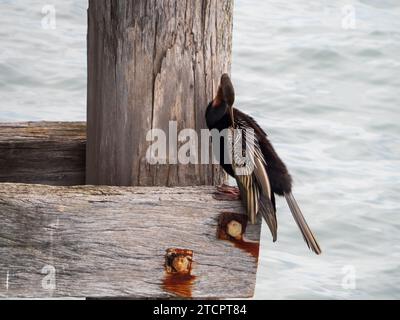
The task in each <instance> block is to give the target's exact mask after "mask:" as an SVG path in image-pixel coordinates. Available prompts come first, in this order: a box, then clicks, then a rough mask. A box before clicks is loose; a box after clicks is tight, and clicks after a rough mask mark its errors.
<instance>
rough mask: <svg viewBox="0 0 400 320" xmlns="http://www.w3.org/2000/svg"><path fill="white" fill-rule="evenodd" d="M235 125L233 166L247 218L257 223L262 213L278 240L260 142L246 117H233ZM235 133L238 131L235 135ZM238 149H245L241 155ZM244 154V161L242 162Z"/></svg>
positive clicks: (274, 213)
mask: <svg viewBox="0 0 400 320" xmlns="http://www.w3.org/2000/svg"><path fill="white" fill-rule="evenodd" d="M234 120H235V128H236V129H239V131H238V132H234V133H233V161H232V163H233V165H232V167H233V169H234V172H235V178H236V181H237V183H238V186H239V189H240V193H241V195H242V201H243V203H244V205H245V207H246V209H247V213H248V215H249V219H250V221H251V222H252V223H255V222H256V219H257V213H261V214H262V216H263V217H264V219H265V221H266V222H267V225H268V227H269V229H270V230H271V233H272V236H273V240H274V241H276V239H277V228H278V227H277V219H276V212H275V208H274V205H273V203H272V201H271V200H272V190H271V184H270V181H269V177H268V173H267V166H266V163H265V160H264V157H263V154H262V151H261V148H260V144H259V141H258V140H257V137H256V135H254V134H253V133H254V129H253V128H252V127H250V126H249V124H248V123H247V122H246V119H243V117H238V116H235V118H234ZM238 133H241V135H240V134H238ZM237 150H246V152H247V153H246V152H245V154H243V153H242V154H240V152H237ZM243 156H245V159H246V161H247V163H243Z"/></svg>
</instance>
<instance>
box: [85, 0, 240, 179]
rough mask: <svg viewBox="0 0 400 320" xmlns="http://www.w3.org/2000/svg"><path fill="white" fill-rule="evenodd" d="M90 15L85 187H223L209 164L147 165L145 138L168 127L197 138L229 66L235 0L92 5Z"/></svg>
mask: <svg viewBox="0 0 400 320" xmlns="http://www.w3.org/2000/svg"><path fill="white" fill-rule="evenodd" d="M88 15H89V26H88V112H87V115H88V144H87V145H88V147H87V160H88V161H87V183H88V184H95V185H99V184H100V185H122V186H132V185H139V186H140V185H145V186H154V185H156V186H191V185H213V184H219V183H221V181H222V180H223V179H224V176H223V175H222V174H221V170H220V168H219V167H218V166H214V165H211V164H210V165H198V164H191V165H182V164H171V162H172V161H170V162H169V164H170V165H159V166H155V165H149V163H148V162H147V161H146V158H145V155H146V151H147V146H148V145H149V144H148V142H147V141H146V135H147V133H148V132H149V130H151V129H161V130H164V132H166V133H168V129H169V122H170V121H176V124H177V129H178V131H181V130H182V129H187V128H190V129H194V130H196V131H197V133H198V136H199V137H200V130H201V129H204V128H206V125H205V119H204V115H205V110H206V107H207V105H208V103H209V101H211V99H212V98H213V96H214V95H215V93H216V89H217V86H218V83H219V79H220V77H221V75H222V74H223V73H226V72H230V68H231V51H232V50H231V49H232V26H233V0H218V1H215V0H202V1H198V0H188V1H185V2H182V1H180V0H168V1H167V0H149V1H131V0H111V1H98V0H90V1H89V10H88ZM167 138H168V136H167ZM169 142H177V138H176V136H174V135H172V136H171V141H170V140H169V139H168V143H169ZM198 154H200V147H199V149H198ZM172 158H174V157H173V156H171V157H170V158H169V160H171V159H172Z"/></svg>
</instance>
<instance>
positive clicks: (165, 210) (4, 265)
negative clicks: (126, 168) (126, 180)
mask: <svg viewBox="0 0 400 320" xmlns="http://www.w3.org/2000/svg"><path fill="white" fill-rule="evenodd" d="M214 191H215V189H214V188H213V187H196V188H157V187H152V188H140V187H134V188H131V187H126V188H123V187H92V186H81V187H51V186H43V185H22V184H0V257H1V259H0V297H1V298H7V297H14V298H15V297H35V298H43V297H133V298H143V297H146V298H148V297H152V298H170V297H176V296H183V297H194V298H210V297H218V298H228V297H251V296H252V295H253V292H254V287H255V282H256V271H257V259H256V257H255V256H257V254H258V244H254V243H253V244H252V243H250V244H249V243H247V244H246V245H244V243H241V242H237V243H236V245H235V242H230V241H226V240H218V239H217V237H216V233H217V227H218V220H219V216H220V214H221V212H227V211H228V212H237V213H242V212H243V211H242V206H241V204H240V202H238V201H233V202H232V201H229V202H226V201H218V200H216V199H214V198H213V193H214ZM259 235H260V225H254V226H248V230H247V233H246V237H248V238H249V239H253V240H259ZM168 248H182V249H189V250H193V252H194V256H193V257H194V262H193V270H192V276H193V277H191V278H185V279H183V280H182V279H180V280H179V279H178V280H177V278H175V277H173V276H168V275H166V272H165V271H164V266H163V265H164V256H165V252H166V250H167V249H168ZM249 248H251V249H250V250H248V249H249ZM245 249H246V250H245ZM251 253H252V254H251ZM254 253H256V254H254ZM52 272H55V278H54V279H55V282H52V280H54V279H53V277H52V275H53V273H52ZM53 285H54V286H53Z"/></svg>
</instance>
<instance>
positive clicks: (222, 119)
mask: <svg viewBox="0 0 400 320" xmlns="http://www.w3.org/2000/svg"><path fill="white" fill-rule="evenodd" d="M234 100H235V97H234V89H233V85H232V83H231V81H230V78H229V76H228V75H223V76H222V78H221V84H220V86H219V89H218V93H217V96H216V97H215V98H214V100H213V101H211V102H210V104H209V105H208V107H207V111H206V122H207V126H208V128H209V129H210V130H213V129H216V130H218V131H220V132H221V131H223V130H226V129H229V128H234V129H240V130H242V131H244V132H246V130H249V129H251V130H253V132H254V145H255V147H254V153H255V157H254V163H255V170H254V172H253V173H252V174H248V175H244V176H243V175H238V174H236V170H235V166H234V164H233V163H231V162H227V161H226V159H225V157H224V154H225V151H226V148H227V143H231V142H229V141H228V139H226V138H223V137H222V136H221V137H220V139H221V141H220V152H219V159H218V160H219V163H220V164H221V166H222V168H223V169H224V170H225V171H226V172H227V173H228V174H229V175H230V176H232V177H234V178H235V179H236V181H237V183H238V186H239V190H240V193H241V198H242V201H243V203H244V205H245V206H246V208H247V213H248V215H249V218H250V220H251V221H252V222H253V223H254V222H255V216H256V215H257V213H259V212H260V213H261V214H262V215H263V217H264V218H265V220H266V222H267V224H268V226H269V228H270V230H271V233H272V235H273V239H274V241H275V240H276V238H277V220H276V205H275V194H276V195H279V196H284V197H285V198H286V200H287V202H288V204H289V208H290V210H291V212H292V214H293V217H294V219H295V221H296V223H297V225H298V226H299V228H300V230H301V232H302V235H303V237H304V240H305V241H306V243H307V245H308V246H309V247H310V248H311V249H312V250H313V251H314V252H316V253H317V254H320V253H321V250H320V248H319V245H318V242H317V241H316V239H315V237H314V235H313V233H312V232H311V230H310V228H309V227H308V225H307V222H306V221H305V219H304V217H303V215H302V213H301V211H300V208H299V206H298V205H297V202H296V200H295V199H294V197H293V194H292V178H291V176H290V174H289V171H288V169H287V167H286V165H285V164H284V162H283V161H282V160H281V158H280V157H279V156H278V154H277V152H276V151H275V149H274V147H273V146H272V144H271V142H270V141H269V140H268V137H267V134H266V133H265V131H264V130H263V129H262V128H261V127H260V126H259V125H258V124H257V122H256V121H255V120H254V119H253V118H252V117H250V116H249V115H247V114H245V113H243V112H241V111H239V110H238V109H236V108H233V103H234ZM245 140H246V138H245ZM242 148H245V144H243V146H242Z"/></svg>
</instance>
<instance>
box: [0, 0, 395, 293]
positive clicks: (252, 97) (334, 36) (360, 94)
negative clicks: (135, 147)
mask: <svg viewBox="0 0 400 320" xmlns="http://www.w3.org/2000/svg"><path fill="white" fill-rule="evenodd" d="M46 3H47V2H46V1H39V0H30V1H25V0H24V1H22V0H17V1H15V0H14V1H9V0H0V121H19V120H21V121H22V120H41V119H46V120H85V117H86V116H85V109H86V107H85V104H86V8H87V4H86V2H85V1H51V3H52V4H55V6H56V10H57V11H56V12H57V16H56V18H57V20H56V22H57V27H56V29H55V30H47V29H43V28H42V25H41V19H42V17H43V16H42V13H41V10H42V8H43V6H44V5H45V4H46ZM235 7H236V9H235V28H234V48H233V49H234V60H233V70H232V71H233V80H234V83H235V86H236V91H237V107H238V108H241V109H242V110H244V111H246V112H248V113H250V114H251V115H253V116H254V117H255V118H256V119H257V120H258V121H259V122H260V124H261V125H262V126H263V127H264V128H265V130H266V131H267V132H268V133H269V135H270V139H271V140H272V141H273V143H274V144H275V146H276V149H277V151H278V152H279V153H280V155H281V156H282V158H283V159H284V160H285V161H286V163H287V165H288V167H289V169H290V171H291V173H292V175H293V177H294V180H295V195H296V197H297V198H298V201H299V203H300V204H301V207H302V209H303V211H304V213H305V215H306V217H307V218H308V220H309V224H310V225H311V226H312V227H313V229H314V231H315V233H316V234H317V235H318V238H319V241H320V243H321V245H322V248H323V251H324V254H323V255H322V256H320V257H317V256H314V255H313V254H311V253H310V252H309V251H308V250H307V248H306V246H305V244H304V243H303V240H302V238H301V235H300V233H299V232H298V230H297V227H296V225H295V223H294V222H293V221H292V218H291V215H290V212H289V210H288V208H287V206H286V204H285V203H284V201H283V200H282V199H280V200H279V202H278V210H279V213H278V219H279V241H278V242H277V243H276V244H273V243H272V242H271V241H270V236H269V234H268V233H267V232H264V233H263V236H264V239H263V244H262V256H261V265H260V270H259V277H258V285H257V295H256V297H257V298H260V299H265V298H268V299H279V298H289V299H297V298H306V299H310V298H322V299H325V298H339V299H340V298H344V299H357V298H365V299H371V298H400V269H399V268H400V218H399V214H400V206H399V192H400V183H399V182H400V172H399V169H400V166H399V164H400V126H399V120H400V116H399V114H400V113H399V107H400V92H399V87H400V58H399V57H400V2H399V1H396V0H392V1H389V0H386V1H385V0H358V1H351V0H348V1H317V0H312V1H311V0H310V1H300V0H295V1H283V0H279V1H277V0H270V1H260V0H258V1H256V0H236V3H235ZM353 13H354V15H353ZM353 16H354V17H355V20H353V19H352V17H353ZM353 22H354V23H353ZM353 27H354V28H353Z"/></svg>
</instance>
